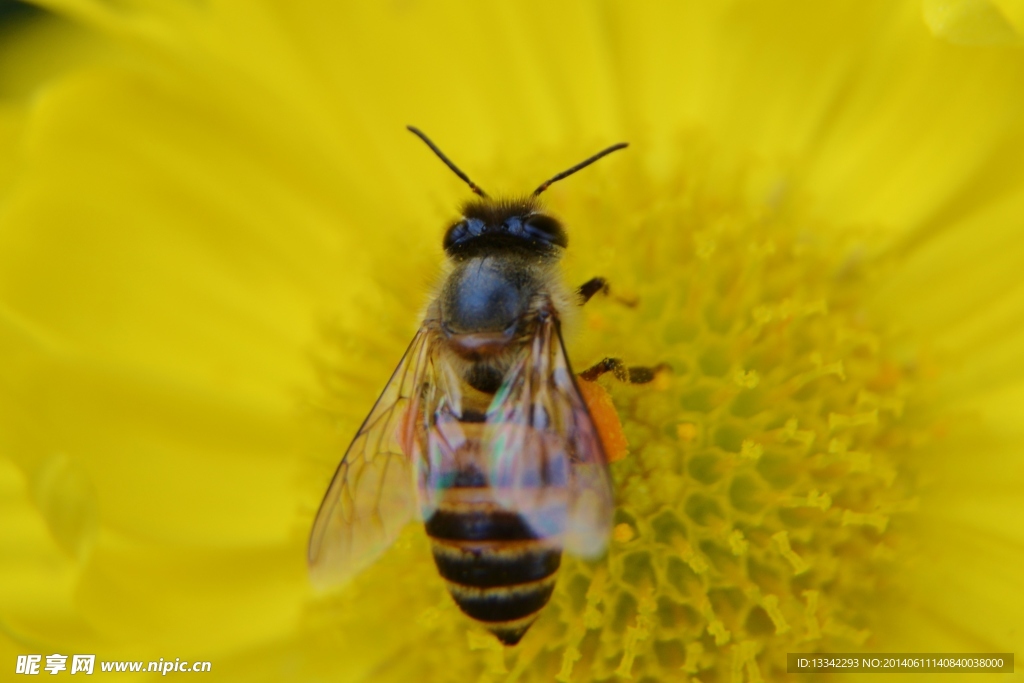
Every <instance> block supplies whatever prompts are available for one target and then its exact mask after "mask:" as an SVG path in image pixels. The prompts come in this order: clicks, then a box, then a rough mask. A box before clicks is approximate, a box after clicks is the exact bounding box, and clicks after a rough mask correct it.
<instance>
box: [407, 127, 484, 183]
mask: <svg viewBox="0 0 1024 683" xmlns="http://www.w3.org/2000/svg"><path fill="white" fill-rule="evenodd" d="M406 128H408V129H409V132H410V133H412V134H413V135H415V136H416V137H418V138H419V139H420V140H423V142H425V143H427V147H429V148H430V150H431V151H432V152H433V153H434V154H436V155H437V158H438V159H440V160H441V161H443V162H444V165H445V166H447V167H448V168H450V169H452V171H453V172H454V173H455V175H457V176H459V177H460V178H462V180H463V181H465V183H466V184H467V185H469V189H471V190H473V193H474V194H477V195H480V196H481V197H483V198H485V199H487V198H488V196H487V193H486V192H484V191H483V190H481V189H480V188H479V187H477V185H476V183H474V182H473V181H472V180H470V179H469V176H468V175H466V174H465V173H463V172H462V171H460V170H459V167H458V166H456V165H455V164H453V163H452V160H451V159H449V158H448V157H446V156H445V155H444V152H442V151H441V150H439V149H438V148H437V145H435V144H434V143H433V142H431V141H430V138H428V137H427V136H426V134H424V132H423V131H422V130H420V129H419V128H417V127H416V126H406Z"/></svg>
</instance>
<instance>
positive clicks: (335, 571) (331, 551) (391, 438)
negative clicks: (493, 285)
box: [308, 325, 435, 586]
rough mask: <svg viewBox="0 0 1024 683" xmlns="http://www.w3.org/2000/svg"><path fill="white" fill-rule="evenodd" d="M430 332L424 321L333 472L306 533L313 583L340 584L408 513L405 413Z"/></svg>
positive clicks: (411, 505) (410, 408) (425, 360)
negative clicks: (310, 530) (325, 492)
mask: <svg viewBox="0 0 1024 683" xmlns="http://www.w3.org/2000/svg"><path fill="white" fill-rule="evenodd" d="M434 338H435V334H434V332H433V331H432V330H431V329H429V328H428V327H427V326H426V325H425V326H424V327H423V328H421V329H420V331H419V332H418V333H417V334H416V336H415V337H414V338H413V340H412V343H411V344H410V345H409V348H408V349H407V350H406V352H405V356H404V357H403V358H402V360H401V362H400V363H399V364H398V367H397V368H396V369H395V372H394V374H392V375H391V379H390V380H389V381H388V384H387V386H386V387H385V388H384V391H383V392H382V393H381V395H380V398H378V399H377V403H376V404H375V405H374V406H373V409H372V410H371V411H370V414H369V415H368V416H367V418H366V420H365V421H364V422H363V424H362V426H361V427H360V428H359V431H358V432H357V433H356V436H355V438H354V439H353V440H352V444H351V445H350V446H349V447H348V450H347V451H346V452H345V456H344V457H343V458H342V460H341V463H340V464H339V465H338V469H337V471H335V473H334V478H333V479H332V480H331V485H330V487H329V488H328V489H327V494H326V495H325V496H324V500H323V502H322V503H321V504H320V510H319V512H317V515H316V521H315V522H314V523H313V531H312V532H311V534H310V537H309V550H308V561H309V567H310V574H311V577H312V579H313V582H314V583H315V584H317V585H320V586H326V585H330V584H334V583H339V582H342V581H344V580H345V579H347V578H349V577H350V576H352V575H353V574H354V573H356V572H358V571H359V570H360V569H362V568H364V567H365V566H367V565H368V564H369V563H370V562H371V561H373V559H375V558H376V557H377V556H378V555H379V554H380V553H381V552H383V551H384V550H385V549H386V548H387V547H388V546H390V545H391V543H393V542H394V540H395V538H396V537H397V536H398V534H399V532H401V530H402V528H403V527H404V526H405V525H406V523H408V522H409V521H410V520H411V519H412V518H413V517H414V512H415V505H416V497H415V488H414V480H413V475H412V464H411V461H410V457H409V456H408V455H407V453H408V452H409V448H408V446H407V444H408V443H409V438H410V430H411V425H412V424H413V422H414V420H412V419H410V415H414V414H415V411H416V410H417V409H418V408H417V406H418V403H419V395H420V393H421V391H422V388H423V386H424V382H426V381H428V380H429V368H430V366H431V365H432V363H431V358H430V354H431V350H432V348H433V341H434Z"/></svg>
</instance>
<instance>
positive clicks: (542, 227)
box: [526, 213, 568, 247]
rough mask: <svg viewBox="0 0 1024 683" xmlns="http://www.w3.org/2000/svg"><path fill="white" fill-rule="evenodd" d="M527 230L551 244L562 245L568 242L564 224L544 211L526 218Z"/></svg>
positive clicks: (533, 235)
mask: <svg viewBox="0 0 1024 683" xmlns="http://www.w3.org/2000/svg"><path fill="white" fill-rule="evenodd" d="M526 231H527V233H528V234H529V235H531V236H532V237H535V238H536V239H540V240H544V241H545V242H548V243H549V244H556V245H558V246H560V247H564V246H566V244H568V240H567V239H566V235H565V230H564V229H563V228H562V224H561V223H559V222H558V221H557V220H556V219H554V218H552V217H551V216H548V215H546V214H543V213H536V214H533V215H532V216H530V217H529V218H528V219H527V220H526Z"/></svg>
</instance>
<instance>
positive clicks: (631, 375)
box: [580, 358, 672, 384]
mask: <svg viewBox="0 0 1024 683" xmlns="http://www.w3.org/2000/svg"><path fill="white" fill-rule="evenodd" d="M671 369H672V368H671V366H669V365H668V363H659V364H658V365H655V366H654V367H653V368H648V367H643V366H640V365H634V366H633V367H626V364H625V363H623V362H622V360H621V359H620V358H605V359H604V360H602V361H599V362H598V363H596V364H594V365H593V366H591V367H589V368H587V369H586V370H584V371H583V372H581V373H580V377H582V378H583V379H585V380H587V381H588V382H593V381H595V380H596V379H597V378H598V377H600V376H601V375H603V374H605V373H607V372H610V373H612V374H613V375H615V379H617V380H619V381H620V382H629V383H630V384H647V383H648V382H650V381H653V380H654V378H655V377H657V376H658V373H660V372H665V371H670V370H671Z"/></svg>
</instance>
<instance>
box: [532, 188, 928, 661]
mask: <svg viewBox="0 0 1024 683" xmlns="http://www.w3.org/2000/svg"><path fill="white" fill-rule="evenodd" d="M638 191H641V190H638ZM641 192H642V191H641ZM659 194H660V197H661V199H660V202H659V203H658V204H657V205H655V204H653V203H648V204H647V205H646V206H644V205H643V200H642V198H641V199H639V200H638V199H637V198H636V196H635V195H631V194H630V193H628V192H623V193H622V194H621V195H619V196H615V194H614V193H612V195H611V196H610V197H609V196H608V194H607V193H603V194H602V195H601V196H602V197H603V198H602V199H600V200H597V199H592V200H591V201H590V202H587V203H586V205H585V206H584V207H573V208H574V209H575V210H574V211H573V212H574V213H575V214H577V215H580V214H582V215H584V216H585V219H584V221H582V222H583V223H584V224H590V225H600V224H602V223H604V224H610V225H615V226H621V232H620V234H619V235H618V236H613V237H611V239H610V242H611V244H610V245H609V249H610V250H611V251H612V252H613V253H614V254H616V258H617V260H618V263H617V264H615V265H614V266H612V267H613V268H614V270H615V271H616V272H617V273H619V277H621V278H622V280H623V281H624V282H623V285H624V286H625V287H626V288H627V289H629V290H630V294H634V293H635V294H636V295H638V296H639V299H640V301H641V306H640V308H639V309H638V310H637V311H629V310H616V309H614V308H613V307H611V305H610V304H606V305H599V307H594V308H592V309H591V310H589V311H588V312H587V313H586V314H585V325H584V326H585V327H586V328H587V331H586V333H585V335H584V336H586V337H587V338H588V339H587V341H586V342H584V346H585V347H586V348H587V350H588V351H590V352H594V351H595V350H596V349H599V348H601V347H602V346H604V347H606V348H609V349H615V350H616V352H617V353H618V352H620V351H621V352H622V353H625V354H629V356H630V357H629V361H630V362H636V363H645V364H653V363H658V362H667V363H669V364H670V365H672V366H673V368H674V371H675V372H674V374H673V376H672V378H671V379H670V380H669V381H668V382H665V383H662V384H660V385H657V384H656V385H654V386H651V385H647V386H640V387H623V386H614V387H611V388H612V392H613V396H614V398H615V401H616V405H617V407H618V409H619V413H620V416H621V418H622V420H623V423H624V428H625V431H626V435H627V438H628V440H629V443H630V450H631V455H630V456H629V457H627V458H626V459H624V460H623V461H621V462H618V463H615V464H614V465H613V468H612V471H613V475H614V479H615V483H616V487H617V493H618V495H617V502H618V508H617V511H616V527H615V533H614V542H613V545H612V550H611V553H610V557H609V560H608V562H607V563H606V564H603V565H600V566H592V565H585V564H583V563H579V562H568V563H566V565H565V566H564V570H563V576H562V579H561V591H560V592H559V595H558V596H557V597H558V599H557V600H555V608H554V609H555V610H557V612H558V619H557V621H556V619H553V618H552V619H548V620H545V621H543V622H542V623H538V625H537V628H538V629H546V632H545V633H544V635H543V636H542V639H543V640H544V641H545V642H547V643H549V644H551V643H556V642H557V643H559V645H560V647H561V661H560V665H559V667H558V671H557V676H556V677H557V679H558V680H560V681H570V680H592V679H596V680H604V679H606V678H609V677H612V676H614V675H618V676H627V677H628V676H632V677H633V678H638V679H644V677H645V676H647V677H650V680H676V679H678V678H680V677H681V674H682V673H684V672H685V673H688V674H690V675H692V676H696V677H699V678H700V679H701V680H722V681H742V680H749V681H759V680H763V679H765V678H771V677H774V676H775V675H777V674H779V673H781V672H784V671H785V666H786V653H787V652H808V651H814V650H822V649H825V650H829V649H830V650H831V651H849V650H850V649H851V648H855V647H856V646H859V645H861V644H863V643H864V642H865V641H866V640H867V639H868V638H869V637H870V635H871V624H872V618H873V614H872V613H871V611H870V606H871V605H872V604H877V599H867V598H869V597H871V596H872V595H873V594H875V593H877V591H879V590H881V589H882V588H883V587H884V585H885V579H886V567H887V566H888V565H889V563H890V562H891V560H892V558H893V556H894V550H893V547H894V543H895V540H896V530H894V529H893V515H895V514H897V513H900V512H905V511H907V510H908V509H909V508H910V507H911V506H912V497H911V491H912V487H911V483H910V481H909V472H907V471H906V470H907V467H906V457H905V454H906V453H907V452H908V451H909V449H910V447H911V444H910V443H909V442H910V441H912V438H911V437H912V434H911V432H910V430H909V428H907V427H905V426H904V425H903V424H902V416H903V412H904V406H905V402H906V399H907V395H908V392H909V390H910V382H911V381H912V378H911V373H910V372H909V371H908V370H907V369H905V368H902V367H900V366H899V365H898V364H897V363H896V362H895V361H894V360H892V359H891V358H889V357H887V354H886V352H887V348H886V343H885V334H884V331H882V330H878V329H874V328H872V327H871V324H870V321H869V320H867V319H866V316H865V314H864V311H863V310H862V308H861V299H862V294H863V292H864V290H865V286H866V280H867V278H868V277H869V276H870V275H871V273H870V271H869V270H868V268H866V267H865V266H863V265H861V264H858V263H856V262H855V261H853V260H852V259H851V257H850V254H851V249H850V248H849V246H846V245H843V244H842V243H841V242H840V239H839V238H838V236H837V235H836V233H835V232H829V233H826V235H825V236H822V233H824V232H825V230H826V228H824V227H820V228H816V227H815V226H814V225H811V224H809V223H808V222H807V221H806V219H803V218H802V217H801V216H799V215H797V213H796V212H795V211H794V210H792V208H791V207H789V206H787V203H786V202H785V201H784V199H783V197H782V196H781V195H780V194H779V193H777V192H776V193H773V194H768V195H767V196H768V197H769V198H770V200H769V201H762V202H756V201H751V200H750V199H749V194H750V193H749V192H744V193H740V192H716V191H715V189H714V188H709V187H707V186H697V185H695V184H693V183H690V182H688V181H687V178H686V177H681V178H680V179H679V180H678V181H677V183H676V188H675V190H674V191H672V192H663V193H659ZM741 194H742V195H743V196H739V195H741ZM666 196H667V197H670V199H669V200H667V201H666V200H665V197H666ZM755 196H756V193H755ZM762 196H765V195H764V194H762ZM595 197H596V195H595ZM588 214H589V215H588ZM607 238H608V236H607V235H602V239H603V240H604V241H605V242H606V243H607V242H608V241H609V240H608V239H607ZM602 274H604V273H602ZM610 279H611V281H612V283H613V287H614V286H615V284H614V283H615V282H616V280H615V279H614V277H612V278H610Z"/></svg>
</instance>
